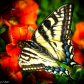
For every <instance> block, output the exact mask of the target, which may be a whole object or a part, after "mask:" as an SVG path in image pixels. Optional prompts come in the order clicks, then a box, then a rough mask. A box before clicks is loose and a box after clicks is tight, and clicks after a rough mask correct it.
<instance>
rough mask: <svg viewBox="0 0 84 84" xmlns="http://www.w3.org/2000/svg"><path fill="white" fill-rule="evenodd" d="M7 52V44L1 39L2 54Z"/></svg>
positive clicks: (0, 51)
mask: <svg viewBox="0 0 84 84" xmlns="http://www.w3.org/2000/svg"><path fill="white" fill-rule="evenodd" d="M5 51H6V45H5V42H4V41H3V40H2V39H1V38H0V54H2V53H3V52H5Z"/></svg>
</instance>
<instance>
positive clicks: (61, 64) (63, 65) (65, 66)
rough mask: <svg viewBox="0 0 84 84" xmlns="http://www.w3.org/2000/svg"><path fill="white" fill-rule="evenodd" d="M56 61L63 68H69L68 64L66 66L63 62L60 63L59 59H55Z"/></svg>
mask: <svg viewBox="0 0 84 84" xmlns="http://www.w3.org/2000/svg"><path fill="white" fill-rule="evenodd" d="M56 63H57V64H58V65H60V66H62V67H63V68H65V69H67V70H69V66H67V65H65V64H63V63H61V62H59V61H56Z"/></svg>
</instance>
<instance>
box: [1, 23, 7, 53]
mask: <svg viewBox="0 0 84 84" xmlns="http://www.w3.org/2000/svg"><path fill="white" fill-rule="evenodd" d="M3 25H4V22H2V24H1V26H0V34H2V33H4V32H5V31H6V28H5V27H4V26H3ZM5 51H6V45H5V42H4V41H3V39H2V38H0V54H2V53H3V52H5Z"/></svg>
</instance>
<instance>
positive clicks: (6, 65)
mask: <svg viewBox="0 0 84 84" xmlns="http://www.w3.org/2000/svg"><path fill="white" fill-rule="evenodd" d="M0 65H1V66H0V70H2V71H3V73H6V74H7V76H8V77H9V79H11V78H12V79H13V80H16V82H18V83H21V81H22V74H21V72H22V69H21V68H20V67H19V65H18V56H17V54H16V56H9V55H7V53H3V54H1V59H0Z"/></svg>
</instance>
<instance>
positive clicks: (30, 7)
mask: <svg viewBox="0 0 84 84" xmlns="http://www.w3.org/2000/svg"><path fill="white" fill-rule="evenodd" d="M13 7H14V8H15V10H12V11H11V13H12V15H16V16H17V17H18V19H19V23H20V24H35V21H36V19H37V13H38V5H37V3H36V2H34V1H33V0H23V1H18V0H17V1H16V2H15V3H13Z"/></svg>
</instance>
